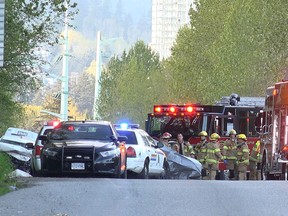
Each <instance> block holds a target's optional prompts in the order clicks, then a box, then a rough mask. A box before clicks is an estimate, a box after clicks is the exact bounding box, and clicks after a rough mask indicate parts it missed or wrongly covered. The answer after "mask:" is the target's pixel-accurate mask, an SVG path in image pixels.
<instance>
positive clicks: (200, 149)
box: [195, 131, 208, 165]
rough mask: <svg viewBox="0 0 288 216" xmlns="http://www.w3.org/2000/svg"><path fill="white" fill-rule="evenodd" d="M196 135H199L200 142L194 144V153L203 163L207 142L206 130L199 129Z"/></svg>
mask: <svg viewBox="0 0 288 216" xmlns="http://www.w3.org/2000/svg"><path fill="white" fill-rule="evenodd" d="M198 136H200V142H199V143H197V145H196V146H195V154H196V159H197V160H198V161H199V162H200V163H202V165H204V162H205V156H206V144H207V143H208V142H207V136H208V134H207V132H206V131H201V132H200V133H199V134H198Z"/></svg>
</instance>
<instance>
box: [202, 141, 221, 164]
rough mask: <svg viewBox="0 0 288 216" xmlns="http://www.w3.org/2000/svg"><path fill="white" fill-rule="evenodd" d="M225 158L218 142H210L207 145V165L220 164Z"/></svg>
mask: <svg viewBox="0 0 288 216" xmlns="http://www.w3.org/2000/svg"><path fill="white" fill-rule="evenodd" d="M222 159H223V156H222V154H221V152H220V147H219V144H218V143H217V142H216V141H212V142H209V143H208V144H207V153H206V157H205V160H206V162H207V163H214V164H218V162H219V160H222Z"/></svg>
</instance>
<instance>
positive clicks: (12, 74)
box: [0, 0, 77, 128]
mask: <svg viewBox="0 0 288 216" xmlns="http://www.w3.org/2000/svg"><path fill="white" fill-rule="evenodd" d="M75 7H76V4H75V3H73V2H72V1H70V0H68V1H67V7H66V6H65V1H64V0H57V1H43V0H36V1H23V0H6V1H5V39H4V43H5V44H4V45H5V48H4V67H3V68H0V85H1V89H0V98H1V103H0V108H1V113H2V114H1V116H0V122H1V126H2V127H1V128H7V127H8V126H15V125H16V124H17V122H19V120H21V116H22V109H21V106H20V104H19V103H15V102H14V101H19V102H22V100H23V98H24V96H25V95H26V94H28V93H31V91H32V90H34V89H35V88H37V87H39V84H38V77H40V76H41V75H43V74H42V72H41V67H42V66H43V65H45V64H49V62H48V59H47V56H45V55H43V53H44V52H47V51H48V49H49V47H51V46H53V45H55V44H57V43H59V41H60V38H61V35H60V32H61V30H62V28H63V25H64V16H65V11H66V10H67V9H68V8H69V10H68V11H67V13H68V17H69V19H71V18H72V17H73V15H75V13H76V12H77V10H76V9H75Z"/></svg>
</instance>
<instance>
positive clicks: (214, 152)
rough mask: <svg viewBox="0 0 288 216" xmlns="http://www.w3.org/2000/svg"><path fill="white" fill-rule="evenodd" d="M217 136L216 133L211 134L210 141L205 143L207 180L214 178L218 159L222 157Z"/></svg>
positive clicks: (217, 167)
mask: <svg viewBox="0 0 288 216" xmlns="http://www.w3.org/2000/svg"><path fill="white" fill-rule="evenodd" d="M219 138H220V136H219V135H218V134H217V133H213V134H211V136H210V142H209V143H208V144H207V145H206V156H205V166H206V168H207V171H208V180H215V177H216V173H217V171H218V169H219V160H222V159H223V156H222V154H221V151H220V147H219V143H218V139H219Z"/></svg>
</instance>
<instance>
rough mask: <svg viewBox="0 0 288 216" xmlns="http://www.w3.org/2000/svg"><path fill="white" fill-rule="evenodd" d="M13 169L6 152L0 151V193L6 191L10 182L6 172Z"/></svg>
mask: <svg viewBox="0 0 288 216" xmlns="http://www.w3.org/2000/svg"><path fill="white" fill-rule="evenodd" d="M12 171H13V168H12V164H11V162H10V159H9V157H8V155H7V154H6V153H3V152H0V195H2V194H4V193H7V192H8V191H9V190H8V186H9V185H10V183H11V179H9V177H8V174H9V173H11V172H12Z"/></svg>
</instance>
